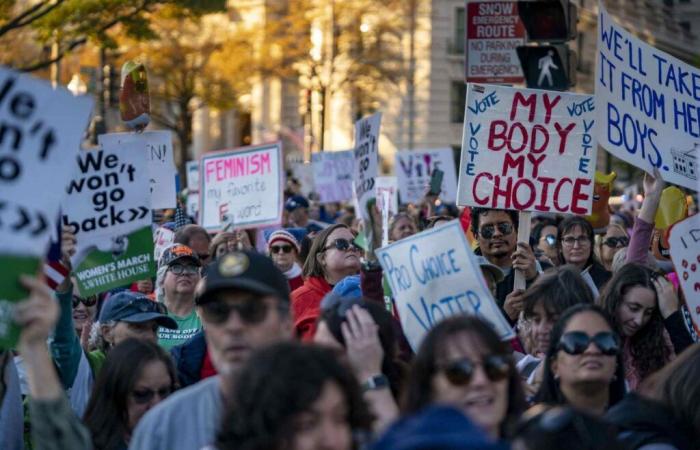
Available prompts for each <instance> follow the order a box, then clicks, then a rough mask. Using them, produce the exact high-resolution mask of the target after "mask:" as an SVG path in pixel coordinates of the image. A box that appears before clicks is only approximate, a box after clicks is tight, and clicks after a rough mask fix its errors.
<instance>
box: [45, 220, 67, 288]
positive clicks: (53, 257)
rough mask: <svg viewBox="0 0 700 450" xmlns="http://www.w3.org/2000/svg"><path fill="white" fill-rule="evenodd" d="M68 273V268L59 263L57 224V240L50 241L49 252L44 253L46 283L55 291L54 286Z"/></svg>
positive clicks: (59, 236) (59, 248)
mask: <svg viewBox="0 0 700 450" xmlns="http://www.w3.org/2000/svg"><path fill="white" fill-rule="evenodd" d="M69 273H70V271H69V270H68V268H67V267H66V266H64V265H63V264H62V263H61V233H60V226H59V232H58V240H57V241H51V246H50V247H49V253H48V254H47V255H46V262H45V263H44V277H45V279H46V284H47V285H48V286H49V288H51V290H52V291H55V290H56V287H57V286H58V285H59V284H61V283H63V280H65V279H66V277H67V276H68V274H69Z"/></svg>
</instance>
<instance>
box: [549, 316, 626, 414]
mask: <svg viewBox="0 0 700 450" xmlns="http://www.w3.org/2000/svg"><path fill="white" fill-rule="evenodd" d="M624 394H625V380H624V375H623V369H622V358H621V354H620V341H619V338H618V337H617V334H616V333H615V328H614V326H613V324H612V321H611V320H610V318H609V317H608V315H607V314H606V313H605V312H604V311H603V310H602V309H600V308H599V307H597V306H595V305H590V304H581V305H575V306H573V307H571V308H569V309H567V310H566V311H565V312H564V313H563V314H562V316H561V317H560V318H559V320H558V321H557V323H556V324H555V325H554V328H553V329H552V334H551V337H550V342H549V348H548V349H547V355H546V358H545V365H544V374H543V380H542V386H540V390H539V391H538V393H537V395H536V396H535V401H536V402H538V403H544V404H568V405H570V406H572V407H574V408H576V409H578V410H581V411H583V412H587V413H588V414H592V415H594V416H601V415H603V413H605V411H606V410H607V409H608V408H609V407H610V406H612V405H614V404H616V403H617V402H618V401H620V399H622V397H623V396H624Z"/></svg>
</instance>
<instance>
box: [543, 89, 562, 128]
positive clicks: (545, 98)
mask: <svg viewBox="0 0 700 450" xmlns="http://www.w3.org/2000/svg"><path fill="white" fill-rule="evenodd" d="M542 100H543V101H544V110H545V114H544V123H549V119H550V118H551V117H552V110H553V109H554V107H555V106H556V105H557V103H559V100H561V95H557V96H556V98H555V99H554V100H552V101H551V102H550V101H549V94H544V96H543V98H542Z"/></svg>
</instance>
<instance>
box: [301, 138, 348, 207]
mask: <svg viewBox="0 0 700 450" xmlns="http://www.w3.org/2000/svg"><path fill="white" fill-rule="evenodd" d="M354 162H355V158H354V156H353V151H352V150H344V151H340V152H331V151H325V152H317V153H312V154H311V167H312V168H313V172H314V185H315V186H316V192H317V193H318V195H319V197H320V199H321V203H333V202H345V201H348V200H350V199H352V174H353V165H354Z"/></svg>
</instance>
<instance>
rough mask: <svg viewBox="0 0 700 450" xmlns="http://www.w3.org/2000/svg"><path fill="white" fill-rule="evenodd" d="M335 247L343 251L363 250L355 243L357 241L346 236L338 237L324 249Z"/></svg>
mask: <svg viewBox="0 0 700 450" xmlns="http://www.w3.org/2000/svg"><path fill="white" fill-rule="evenodd" d="M331 248H334V249H336V250H339V251H341V252H346V251H349V250H350V251H353V252H359V251H360V250H362V249H361V248H360V246H359V245H357V244H355V242H353V241H350V240H348V239H345V238H338V239H336V240H335V241H333V243H332V244H331V245H329V246H328V247H326V248H324V249H323V251H326V250H328V249H331Z"/></svg>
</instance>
